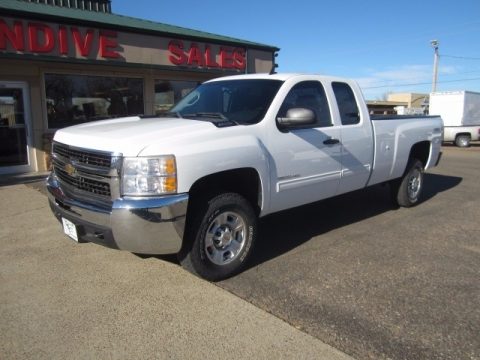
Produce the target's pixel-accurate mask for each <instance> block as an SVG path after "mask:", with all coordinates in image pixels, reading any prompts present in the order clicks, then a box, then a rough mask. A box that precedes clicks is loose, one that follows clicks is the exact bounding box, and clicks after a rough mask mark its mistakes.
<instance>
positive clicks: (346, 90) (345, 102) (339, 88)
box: [332, 82, 360, 125]
mask: <svg viewBox="0 0 480 360" xmlns="http://www.w3.org/2000/svg"><path fill="white" fill-rule="evenodd" d="M332 88H333V92H334V94H335V98H336V99H337V104H338V110H339V111H340V119H341V120H342V125H354V124H358V123H359V122H360V113H359V112H358V106H357V102H356V101H355V95H354V94H353V91H352V88H351V87H350V86H349V85H348V84H345V83H341V82H334V83H332Z"/></svg>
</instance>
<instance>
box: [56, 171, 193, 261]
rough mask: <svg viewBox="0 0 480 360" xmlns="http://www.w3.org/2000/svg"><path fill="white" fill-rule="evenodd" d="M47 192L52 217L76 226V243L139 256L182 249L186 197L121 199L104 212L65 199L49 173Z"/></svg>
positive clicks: (94, 207) (58, 185) (175, 251)
mask: <svg viewBox="0 0 480 360" xmlns="http://www.w3.org/2000/svg"><path fill="white" fill-rule="evenodd" d="M47 190H48V191H47V193H48V200H49V203H50V208H51V209H52V211H53V213H54V215H55V217H56V218H57V219H58V220H59V221H61V219H62V217H63V218H66V219H68V220H70V221H71V222H73V223H74V224H75V225H76V228H77V233H78V237H79V242H93V243H96V244H100V245H104V246H107V247H110V248H114V249H120V250H127V251H130V252H133V253H139V254H173V253H177V252H179V251H180V249H181V247H182V240H183V233H184V228H185V218H186V214H187V206H188V194H178V195H169V196H164V197H156V198H123V199H118V200H115V201H114V202H113V205H112V208H111V209H104V208H101V207H97V206H92V205H89V204H85V203H83V202H79V201H77V200H75V199H72V198H71V197H68V196H67V195H66V194H65V193H64V192H63V191H62V189H61V187H60V184H59V182H58V180H57V179H56V177H55V175H53V174H50V176H49V177H48V179H47Z"/></svg>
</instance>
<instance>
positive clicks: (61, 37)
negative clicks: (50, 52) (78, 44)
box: [58, 26, 68, 55]
mask: <svg viewBox="0 0 480 360" xmlns="http://www.w3.org/2000/svg"><path fill="white" fill-rule="evenodd" d="M58 48H59V49H58V50H59V51H60V54H61V55H68V35H67V28H66V27H65V26H60V27H59V28H58Z"/></svg>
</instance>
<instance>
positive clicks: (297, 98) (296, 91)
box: [277, 81, 332, 127]
mask: <svg viewBox="0 0 480 360" xmlns="http://www.w3.org/2000/svg"><path fill="white" fill-rule="evenodd" d="M293 108H306V109H310V110H312V111H313V112H314V113H315V119H316V124H313V125H310V126H308V127H322V126H332V119H331V117H330V108H329V107H328V101H327V97H326V95H325V90H324V89H323V86H322V84H321V83H320V82H318V81H303V82H301V83H298V84H296V85H295V86H294V87H293V88H292V89H291V90H290V92H289V93H288V95H287V97H286V98H285V100H284V101H283V104H282V106H281V107H280V111H279V112H278V115H277V117H285V116H286V114H287V111H288V110H289V109H293Z"/></svg>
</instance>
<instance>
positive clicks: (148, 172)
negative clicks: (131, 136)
mask: <svg viewBox="0 0 480 360" xmlns="http://www.w3.org/2000/svg"><path fill="white" fill-rule="evenodd" d="M122 189H123V190H122V193H123V195H164V194H173V193H176V192H177V165H176V163H175V156H173V155H165V156H156V157H135V158H124V159H123V169H122Z"/></svg>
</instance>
